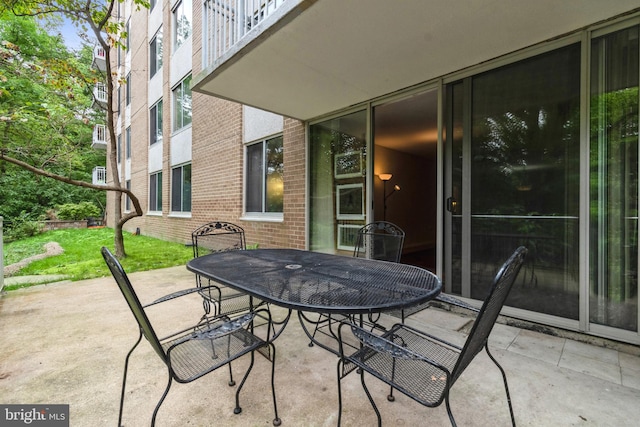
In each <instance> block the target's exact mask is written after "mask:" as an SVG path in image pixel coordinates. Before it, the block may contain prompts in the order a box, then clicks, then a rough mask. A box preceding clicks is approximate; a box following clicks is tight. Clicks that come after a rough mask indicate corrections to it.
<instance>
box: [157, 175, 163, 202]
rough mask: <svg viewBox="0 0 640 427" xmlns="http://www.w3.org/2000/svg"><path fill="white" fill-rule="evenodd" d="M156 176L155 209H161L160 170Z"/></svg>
mask: <svg viewBox="0 0 640 427" xmlns="http://www.w3.org/2000/svg"><path fill="white" fill-rule="evenodd" d="M156 176H157V177H158V179H157V183H156V210H157V211H161V210H162V172H158V173H157V174H156Z"/></svg>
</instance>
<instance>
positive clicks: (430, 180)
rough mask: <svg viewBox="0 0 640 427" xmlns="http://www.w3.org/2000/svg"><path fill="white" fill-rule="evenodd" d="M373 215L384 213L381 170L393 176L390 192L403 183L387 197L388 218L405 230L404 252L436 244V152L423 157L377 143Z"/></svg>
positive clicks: (431, 246)
mask: <svg viewBox="0 0 640 427" xmlns="http://www.w3.org/2000/svg"><path fill="white" fill-rule="evenodd" d="M374 158H375V165H374V174H375V178H374V191H375V193H374V195H373V198H374V219H375V220H376V221H379V220H382V219H383V215H384V197H383V190H384V188H383V187H384V184H383V182H382V181H381V180H380V179H379V178H378V175H379V174H381V173H391V174H392V175H393V177H392V178H391V180H390V181H388V182H387V184H386V192H387V195H389V194H391V192H392V189H393V187H394V186H395V185H399V186H400V191H396V192H395V193H393V194H391V195H390V196H389V197H388V198H387V211H386V220H387V221H390V222H392V223H394V224H396V225H397V226H399V227H400V228H402V229H403V230H404V231H405V233H406V236H405V243H404V251H403V253H411V252H417V251H421V250H425V249H433V248H434V247H435V244H436V178H437V177H436V173H437V169H436V165H437V163H436V156H435V147H434V154H433V156H428V157H421V156H416V155H410V154H407V153H404V152H401V151H396V150H391V149H388V148H385V147H382V146H379V145H376V146H375V153H374Z"/></svg>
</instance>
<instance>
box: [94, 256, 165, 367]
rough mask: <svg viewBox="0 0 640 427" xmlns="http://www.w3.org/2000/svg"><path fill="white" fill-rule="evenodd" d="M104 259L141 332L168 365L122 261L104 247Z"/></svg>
mask: <svg viewBox="0 0 640 427" xmlns="http://www.w3.org/2000/svg"><path fill="white" fill-rule="evenodd" d="M102 257H103V258H104V261H105V262H106V263H107V266H108V267H109V270H111V274H112V275H113V278H114V279H115V280H116V283H117V284H118V287H119V288H120V291H121V292H122V296H124V299H125V300H126V301H127V304H129V308H130V309H131V313H133V317H135V318H136V321H137V322H138V326H139V327H140V331H141V332H142V334H143V335H144V337H145V338H146V339H147V341H149V343H150V344H151V346H152V347H153V349H154V350H155V351H156V353H158V356H160V358H161V359H162V360H164V361H165V363H167V357H166V354H165V352H164V350H163V349H162V345H161V344H160V340H158V336H157V335H156V333H155V331H154V330H153V326H151V322H150V321H149V318H148V317H147V314H146V313H145V312H144V309H143V308H142V304H140V300H139V299H138V295H136V292H135V291H134V290H133V286H131V282H130V281H129V278H128V277H127V273H125V272H124V269H123V268H122V265H121V264H120V261H118V259H117V258H116V257H115V256H113V254H112V253H111V252H109V249H107V248H105V247H104V246H103V247H102Z"/></svg>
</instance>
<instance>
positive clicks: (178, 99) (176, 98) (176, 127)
mask: <svg viewBox="0 0 640 427" xmlns="http://www.w3.org/2000/svg"><path fill="white" fill-rule="evenodd" d="M187 80H188V81H189V86H191V81H192V76H191V74H189V75H187V76H186V77H185V78H184V79H182V80H181V81H180V83H178V84H177V85H175V86H174V87H173V89H171V106H172V113H173V114H172V117H171V129H172V131H173V132H178V131H180V130H181V129H184V128H186V127H188V126H191V123H192V122H193V117H192V116H190V119H189V123H185V120H184V117H185V114H184V112H185V109H184V108H183V100H184V91H185V82H186V81H187ZM187 89H188V90H189V92H190V94H191V97H192V98H191V99H192V101H193V92H192V91H191V87H188V88H187ZM178 90H180V91H181V92H180V94H179V95H178V93H177V91H178ZM178 107H179V108H180V109H181V110H182V114H181V115H180V117H181V120H180V123H177V122H178V120H177V115H178Z"/></svg>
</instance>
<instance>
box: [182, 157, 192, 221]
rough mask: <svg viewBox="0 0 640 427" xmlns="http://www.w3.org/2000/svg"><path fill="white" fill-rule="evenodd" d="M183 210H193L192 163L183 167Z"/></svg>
mask: <svg viewBox="0 0 640 427" xmlns="http://www.w3.org/2000/svg"><path fill="white" fill-rule="evenodd" d="M182 212H191V165H185V166H184V167H183V168H182Z"/></svg>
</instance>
